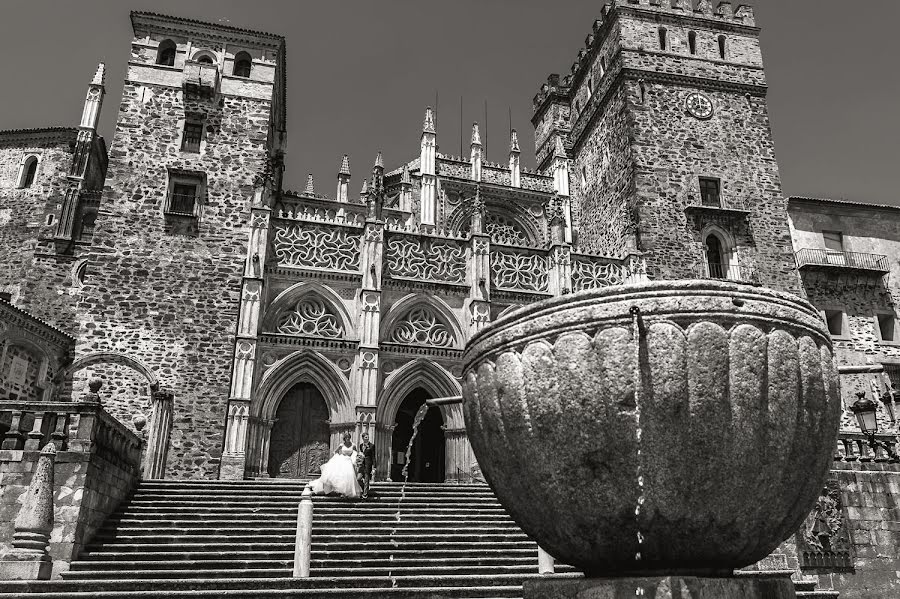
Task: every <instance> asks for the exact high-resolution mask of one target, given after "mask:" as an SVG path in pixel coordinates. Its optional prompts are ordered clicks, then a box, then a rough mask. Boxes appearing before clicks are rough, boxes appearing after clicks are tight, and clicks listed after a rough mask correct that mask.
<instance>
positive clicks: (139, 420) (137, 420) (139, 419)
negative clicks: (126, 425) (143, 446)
mask: <svg viewBox="0 0 900 599" xmlns="http://www.w3.org/2000/svg"><path fill="white" fill-rule="evenodd" d="M131 424H132V425H133V426H134V430H136V431H137V432H141V431H142V430H144V427H145V426H147V417H146V416H144V415H143V414H135V415H134V416H133V417H132V418H131Z"/></svg>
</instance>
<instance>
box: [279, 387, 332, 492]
mask: <svg viewBox="0 0 900 599" xmlns="http://www.w3.org/2000/svg"><path fill="white" fill-rule="evenodd" d="M328 415H329V412H328V405H327V404H326V403H325V399H324V398H323V397H322V394H321V393H320V392H319V390H318V389H317V388H316V387H315V385H311V384H309V383H299V384H297V385H294V386H293V387H291V389H290V390H289V391H288V392H287V393H285V394H284V397H283V398H282V399H281V402H280V403H279V404H278V410H277V411H276V412H275V425H274V426H273V427H272V435H271V437H270V441H269V476H271V477H272V478H314V477H317V476H318V475H319V467H320V466H321V465H322V464H324V463H325V462H327V461H328V458H329V457H330V453H331V452H330V449H329V441H330V433H329V428H328Z"/></svg>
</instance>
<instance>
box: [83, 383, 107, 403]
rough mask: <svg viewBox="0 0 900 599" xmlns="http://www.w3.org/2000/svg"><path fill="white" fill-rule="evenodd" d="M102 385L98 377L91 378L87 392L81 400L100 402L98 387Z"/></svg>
mask: <svg viewBox="0 0 900 599" xmlns="http://www.w3.org/2000/svg"><path fill="white" fill-rule="evenodd" d="M101 387H103V381H102V380H100V379H91V380H90V381H89V382H88V392H87V393H85V394H84V395H83V396H82V397H81V401H83V402H86V403H100V388H101Z"/></svg>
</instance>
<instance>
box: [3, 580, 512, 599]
mask: <svg viewBox="0 0 900 599" xmlns="http://www.w3.org/2000/svg"><path fill="white" fill-rule="evenodd" d="M20 587H21V588H22V589H25V588H27V587H25V586H24V585H15V583H11V584H10V588H17V589H18V588H20ZM3 588H4V587H3V585H2V584H0V599H21V598H22V597H23V596H26V597H28V598H29V599H195V598H215V599H219V598H221V597H223V591H222V590H206V589H196V588H195V589H192V590H189V591H185V592H178V591H171V590H165V591H157V590H141V591H124V592H119V591H85V592H81V591H49V592H40V591H32V592H30V593H29V594H27V595H23V593H25V592H28V591H26V590H15V591H9V592H2V589H3ZM227 597H228V598H229V599H263V598H273V599H282V598H292V599H423V598H425V597H427V598H429V599H521V597H522V587H521V585H512V586H491V587H428V588H419V587H406V588H379V589H369V588H359V587H349V588H336V589H265V588H263V589H259V588H257V589H253V590H229V591H227Z"/></svg>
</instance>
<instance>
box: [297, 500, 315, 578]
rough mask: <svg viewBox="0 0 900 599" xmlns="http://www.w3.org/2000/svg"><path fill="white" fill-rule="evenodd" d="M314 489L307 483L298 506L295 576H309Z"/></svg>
mask: <svg viewBox="0 0 900 599" xmlns="http://www.w3.org/2000/svg"><path fill="white" fill-rule="evenodd" d="M312 517H313V504H312V489H311V488H310V487H309V485H306V487H304V489H303V494H302V495H300V505H298V506H297V540H296V542H295V544H294V578H309V557H310V545H311V543H312Z"/></svg>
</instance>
